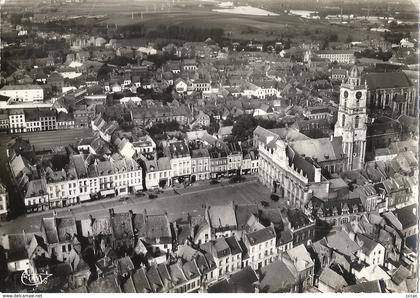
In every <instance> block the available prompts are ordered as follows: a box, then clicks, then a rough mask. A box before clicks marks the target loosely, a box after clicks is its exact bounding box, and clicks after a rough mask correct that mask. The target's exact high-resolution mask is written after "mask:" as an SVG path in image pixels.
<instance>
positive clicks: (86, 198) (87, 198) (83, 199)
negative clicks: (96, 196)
mask: <svg viewBox="0 0 420 298" xmlns="http://www.w3.org/2000/svg"><path fill="white" fill-rule="evenodd" d="M79 199H80V201H81V202H84V201H89V200H90V199H91V197H90V195H80V196H79Z"/></svg>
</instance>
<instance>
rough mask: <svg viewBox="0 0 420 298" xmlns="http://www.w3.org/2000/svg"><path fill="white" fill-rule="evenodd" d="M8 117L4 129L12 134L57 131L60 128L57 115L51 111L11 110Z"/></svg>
mask: <svg viewBox="0 0 420 298" xmlns="http://www.w3.org/2000/svg"><path fill="white" fill-rule="evenodd" d="M8 116H9V117H8V119H5V120H6V123H4V128H5V130H8V131H9V132H10V133H21V132H33V131H47V130H56V129H57V126H58V122H57V113H56V111H54V110H51V109H10V110H8ZM7 120H8V121H7ZM2 126H3V125H2Z"/></svg>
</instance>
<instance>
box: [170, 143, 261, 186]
mask: <svg viewBox="0 0 420 298" xmlns="http://www.w3.org/2000/svg"><path fill="white" fill-rule="evenodd" d="M163 146H164V148H165V150H166V152H167V153H166V156H168V157H169V158H170V164H171V169H172V174H173V176H172V178H173V180H178V182H183V181H185V180H188V181H191V182H194V181H197V180H206V179H210V178H219V177H223V176H231V175H235V174H238V173H241V174H245V173H252V174H253V173H256V172H257V171H258V156H257V153H256V151H252V150H251V151H246V152H242V147H241V145H240V144H239V143H237V142H229V143H224V142H217V143H216V144H215V145H214V146H209V147H202V148H198V149H190V148H189V147H188V145H187V144H186V142H185V141H169V142H168V143H164V144H163Z"/></svg>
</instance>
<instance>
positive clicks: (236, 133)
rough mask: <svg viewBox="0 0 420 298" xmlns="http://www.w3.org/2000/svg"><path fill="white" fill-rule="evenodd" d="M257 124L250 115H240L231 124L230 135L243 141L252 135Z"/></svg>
mask: <svg viewBox="0 0 420 298" xmlns="http://www.w3.org/2000/svg"><path fill="white" fill-rule="evenodd" d="M257 125H258V122H257V120H256V119H255V118H254V117H253V116H252V115H249V114H243V115H240V116H239V117H238V118H237V120H236V122H235V123H234V124H233V128H232V135H233V137H234V139H235V140H237V141H245V140H247V139H248V138H250V137H251V136H252V133H253V131H254V129H255V128H256V127H257Z"/></svg>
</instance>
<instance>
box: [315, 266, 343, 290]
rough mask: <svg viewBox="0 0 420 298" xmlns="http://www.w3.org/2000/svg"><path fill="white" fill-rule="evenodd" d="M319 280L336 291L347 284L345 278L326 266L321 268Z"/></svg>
mask: <svg viewBox="0 0 420 298" xmlns="http://www.w3.org/2000/svg"><path fill="white" fill-rule="evenodd" d="M319 281H320V282H322V283H324V284H326V285H327V286H329V287H331V288H333V289H334V290H336V291H339V290H341V289H342V288H343V287H345V286H347V282H346V280H345V279H344V278H343V277H342V276H341V275H339V274H338V273H336V272H335V271H334V270H332V269H330V268H328V267H326V268H324V270H322V273H321V275H320V276H319Z"/></svg>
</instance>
